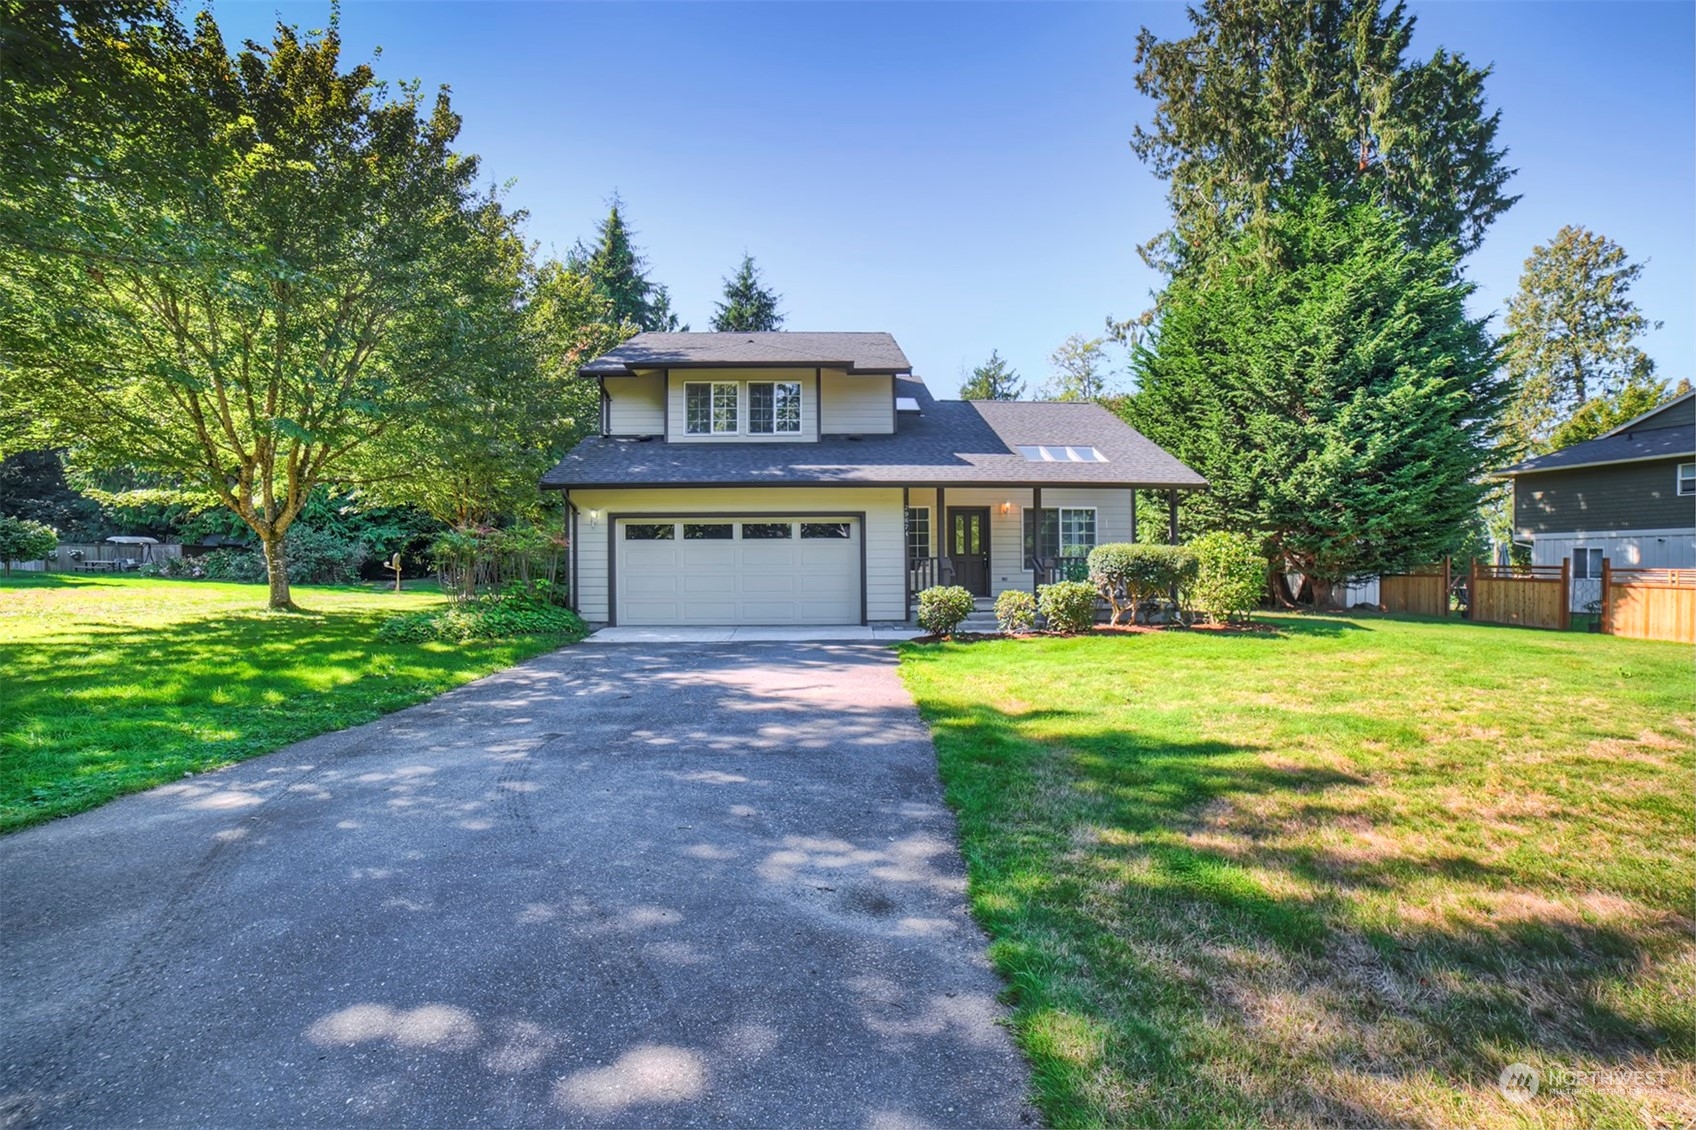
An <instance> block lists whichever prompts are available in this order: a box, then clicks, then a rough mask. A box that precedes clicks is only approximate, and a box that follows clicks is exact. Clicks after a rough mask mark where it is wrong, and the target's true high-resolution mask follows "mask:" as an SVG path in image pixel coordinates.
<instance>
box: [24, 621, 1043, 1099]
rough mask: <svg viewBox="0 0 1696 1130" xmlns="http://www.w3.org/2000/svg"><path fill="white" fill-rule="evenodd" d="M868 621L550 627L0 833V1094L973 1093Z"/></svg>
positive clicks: (949, 931)
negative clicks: (314, 734) (262, 748)
mask: <svg viewBox="0 0 1696 1130" xmlns="http://www.w3.org/2000/svg"><path fill="white" fill-rule="evenodd" d="M952 837H953V823H952V820H951V818H950V817H949V815H948V813H947V811H946V809H944V808H943V806H942V803H941V798H940V794H939V788H938V784H937V780H936V771H935V760H934V756H933V753H932V749H931V744H930V740H929V738H928V736H927V735H926V733H925V731H924V728H923V726H922V725H921V723H920V721H919V718H918V715H917V713H916V711H915V710H914V708H913V705H912V702H911V700H910V699H909V698H908V696H907V694H906V692H905V691H904V689H903V688H902V687H901V685H900V683H899V682H898V680H897V679H896V677H895V674H894V657H893V656H892V654H891V653H890V652H889V651H888V650H886V649H884V648H882V647H879V646H876V645H871V644H849V645H830V644H816V643H815V644H799V643H768V644H740V645H732V646H666V647H644V646H640V645H630V646H623V647H600V648H573V649H568V650H565V651H561V652H556V653H554V654H553V655H549V656H544V657H542V658H540V659H536V660H533V661H531V662H529V663H525V664H522V665H520V666H518V667H515V668H513V669H511V670H509V671H506V672H503V673H501V674H499V675H496V676H493V677H491V678H488V679H485V680H482V681H481V682H478V683H475V684H472V685H470V686H467V687H464V688H461V689H459V690H457V691H454V692H452V693H450V694H447V695H444V696H443V697H441V698H438V699H436V700H434V701H432V702H429V703H426V704H424V705H422V706H418V707H415V708H413V709H411V710H407V711H403V712H401V713H399V714H395V715H391V716H390V717H388V718H386V719H383V720H382V721H379V722H376V723H373V724H371V725H369V726H363V727H360V728H358V729H355V730H349V731H345V732H342V733H339V734H331V735H326V736H325V737H322V738H318V739H314V740H313V741H310V742H305V743H302V744H300V745H297V746H293V747H290V748H289V749H286V750H283V751H281V752H278V753H276V754H272V755H270V756H267V757H263V758H259V759H256V760H254V761H250V762H247V763H245V764H243V765H239V766H236V767H234V768H232V769H228V770H224V771H221V772H218V773H214V774H208V775H205V776H200V777H193V778H185V779H184V780H183V781H182V782H180V783H179V784H175V785H169V786H166V787H164V788H160V789H156V790H154V791H153V792H150V793H146V794H143V795H140V796H135V797H130V798H127V799H124V800H120V801H117V802H115V803H113V804H110V805H107V806H106V807H104V808H102V809H99V810H97V811H94V812H90V813H85V814H83V815H81V816H76V817H72V818H70V819H66V820H61V821H58V822H56V823H53V824H49V825H46V826H43V827H40V828H35V829H31V830H29V831H25V832H22V833H19V834H17V835H14V836H11V837H9V838H6V839H3V840H0V883H3V889H0V893H3V899H4V902H3V917H0V1122H8V1121H9V1122H12V1123H15V1124H21V1125H25V1126H29V1125H36V1124H39V1125H44V1126H56V1125H73V1124H74V1125H79V1126H91V1125H114V1124H119V1123H123V1124H132V1125H133V1124H141V1125H160V1124H181V1123H198V1124H204V1125H249V1124H263V1125H275V1124H281V1123H291V1124H295V1125H300V1126H329V1125H361V1126H365V1125H382V1126H473V1125H542V1124H548V1125H557V1124H565V1125H585V1126H602V1125H609V1126H611V1125H619V1126H623V1125H642V1126H652V1125H678V1126H684V1125H687V1126H723V1125H754V1126H792V1125H793V1126H869V1127H879V1128H884V1127H898V1126H947V1125H956V1126H1006V1125H1018V1124H1020V1123H1021V1122H1024V1121H1029V1119H1030V1117H1031V1116H1030V1114H1029V1111H1028V1109H1027V1108H1026V1107H1025V1106H1024V1105H1023V1099H1022V1096H1023V1094H1024V1091H1025V1087H1026V1082H1027V1076H1026V1069H1025V1067H1024V1065H1023V1062H1022V1061H1021V1059H1020V1057H1019V1056H1018V1054H1017V1052H1016V1051H1015V1049H1014V1048H1013V1047H1012V1045H1011V1043H1010V1041H1009V1040H1008V1038H1007V1036H1006V1034H1005V1032H1004V1030H1003V1029H1002V1028H1001V1027H1000V1026H999V1025H998V1023H997V1021H998V1018H999V1016H1000V1009H999V1006H998V1005H997V1003H996V999H995V996H996V993H997V991H998V990H999V987H1000V986H999V982H998V980H997V979H996V977H995V976H994V974H993V973H992V972H991V971H990V970H989V968H988V967H987V965H986V964H985V961H984V958H983V938H982V936H981V934H980V933H979V932H978V931H977V930H976V928H975V927H974V925H973V924H972V922H971V920H970V919H969V918H968V917H967V914H966V910H965V905H964V898H963V890H964V880H963V873H962V868H961V863H960V859H959V857H958V855H957V853H956V851H955V849H954V846H953V838H952Z"/></svg>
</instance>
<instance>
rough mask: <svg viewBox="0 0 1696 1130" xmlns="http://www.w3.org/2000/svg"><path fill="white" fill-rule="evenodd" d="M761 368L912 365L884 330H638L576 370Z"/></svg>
mask: <svg viewBox="0 0 1696 1130" xmlns="http://www.w3.org/2000/svg"><path fill="white" fill-rule="evenodd" d="M760 366H773V367H777V366H789V367H797V368H809V369H811V368H825V369H846V370H847V371H848V372H850V373H910V372H912V370H913V366H912V363H911V362H909V361H908V360H907V355H906V354H905V353H903V352H901V347H900V346H899V345H897V344H895V339H894V338H893V337H890V336H889V335H888V334H886V333H796V332H791V331H788V330H783V331H772V332H769V333H680V334H668V333H643V334H637V335H636V336H635V337H633V338H631V339H630V340H629V341H627V342H625V343H624V344H623V345H620V346H619V347H618V348H617V349H614V350H613V351H612V352H610V353H605V354H602V355H601V356H600V357H597V358H595V359H594V360H593V361H591V362H589V363H588V364H587V365H584V366H583V367H582V368H580V369H579V370H577V371H578V372H579V373H580V374H582V375H584V376H588V377H613V376H628V375H629V374H631V373H634V372H635V371H636V370H638V369H711V368H744V367H760Z"/></svg>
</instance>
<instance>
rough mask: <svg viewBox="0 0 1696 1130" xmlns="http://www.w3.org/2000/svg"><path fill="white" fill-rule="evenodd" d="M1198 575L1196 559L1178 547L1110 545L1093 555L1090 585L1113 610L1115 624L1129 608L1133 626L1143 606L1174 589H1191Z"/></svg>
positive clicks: (1097, 550) (1120, 543)
mask: <svg viewBox="0 0 1696 1130" xmlns="http://www.w3.org/2000/svg"><path fill="white" fill-rule="evenodd" d="M1195 571H1196V561H1195V555H1194V554H1192V553H1191V552H1190V551H1189V550H1187V549H1185V548H1184V547H1183V546H1177V545H1152V544H1142V543H1131V542H1110V543H1108V544H1106V545H1098V546H1096V547H1095V548H1094V549H1092V550H1090V554H1089V577H1090V582H1091V583H1092V584H1093V585H1094V586H1095V589H1096V591H1097V592H1098V593H1100V594H1101V596H1102V597H1103V598H1105V599H1106V601H1107V603H1108V604H1109V605H1111V606H1112V608H1113V620H1112V622H1113V623H1115V624H1117V623H1118V622H1119V617H1120V615H1121V614H1122V613H1123V612H1124V611H1125V610H1126V609H1127V608H1128V609H1130V611H1131V623H1133V624H1134V623H1136V618H1137V616H1136V613H1137V607H1138V606H1139V605H1140V604H1142V603H1143V602H1144V601H1149V600H1158V599H1159V598H1160V597H1161V596H1162V595H1163V594H1164V593H1166V592H1168V591H1169V590H1171V589H1173V588H1180V589H1182V588H1187V587H1188V586H1189V584H1190V582H1192V581H1193V580H1194V579H1195Z"/></svg>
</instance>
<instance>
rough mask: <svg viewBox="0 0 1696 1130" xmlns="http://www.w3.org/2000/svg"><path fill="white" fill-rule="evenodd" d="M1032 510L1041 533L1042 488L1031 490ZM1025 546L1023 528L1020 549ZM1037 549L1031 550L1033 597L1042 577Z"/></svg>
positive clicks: (1033, 547)
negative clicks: (1038, 565)
mask: <svg viewBox="0 0 1696 1130" xmlns="http://www.w3.org/2000/svg"><path fill="white" fill-rule="evenodd" d="M1031 509H1032V510H1034V511H1035V512H1036V514H1035V518H1036V528H1037V530H1038V531H1040V530H1041V529H1042V488H1041V487H1032V488H1031ZM1024 544H1025V531H1024V529H1023V528H1021V529H1020V530H1019V547H1020V549H1021V550H1022V549H1023V548H1024ZM1036 549H1037V547H1036V546H1035V545H1033V546H1031V550H1032V553H1031V595H1032V596H1035V595H1036V590H1037V587H1038V584H1039V579H1040V577H1041V571H1040V570H1039V569H1038V568H1037V560H1036V553H1035V550H1036Z"/></svg>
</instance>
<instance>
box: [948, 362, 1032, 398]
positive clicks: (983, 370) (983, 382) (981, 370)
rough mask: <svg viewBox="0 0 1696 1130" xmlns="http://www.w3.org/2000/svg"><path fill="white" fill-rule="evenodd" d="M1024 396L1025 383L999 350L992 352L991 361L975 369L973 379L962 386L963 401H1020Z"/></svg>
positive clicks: (961, 396)
mask: <svg viewBox="0 0 1696 1130" xmlns="http://www.w3.org/2000/svg"><path fill="white" fill-rule="evenodd" d="M1024 395H1025V382H1024V381H1021V380H1020V379H1019V374H1018V373H1017V372H1016V371H1015V370H1014V369H1013V367H1012V366H1011V365H1009V364H1007V362H1006V361H1005V360H1003V359H1002V357H1001V351H1000V350H998V349H992V350H990V352H989V360H988V361H985V362H984V363H983V364H981V365H979V366H978V367H977V368H975V369H973V370H972V376H971V379H970V380H968V381H966V382H965V383H964V384H962V385H961V386H960V399H961V400H1018V399H1019V398H1020V397H1022V396H1024Z"/></svg>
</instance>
